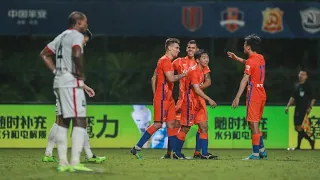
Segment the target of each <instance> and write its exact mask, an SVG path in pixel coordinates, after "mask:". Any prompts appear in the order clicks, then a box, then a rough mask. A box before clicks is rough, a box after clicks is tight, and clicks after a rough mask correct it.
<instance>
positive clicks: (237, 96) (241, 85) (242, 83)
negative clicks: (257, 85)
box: [235, 73, 250, 99]
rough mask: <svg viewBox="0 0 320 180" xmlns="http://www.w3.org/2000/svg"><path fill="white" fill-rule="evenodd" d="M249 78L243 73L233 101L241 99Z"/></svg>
mask: <svg viewBox="0 0 320 180" xmlns="http://www.w3.org/2000/svg"><path fill="white" fill-rule="evenodd" d="M249 77H250V75H248V74H246V73H244V75H243V78H242V80H241V82H240V86H239V89H238V93H237V95H236V97H235V99H240V97H241V95H242V93H243V91H244V89H245V88H246V86H247V84H248V81H249Z"/></svg>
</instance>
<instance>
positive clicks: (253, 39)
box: [244, 34, 261, 52]
mask: <svg viewBox="0 0 320 180" xmlns="http://www.w3.org/2000/svg"><path fill="white" fill-rule="evenodd" d="M244 41H245V42H246V44H247V45H248V46H250V47H251V50H252V51H255V52H260V50H261V49H260V48H261V47H260V45H261V39H260V37H259V36H258V35H256V34H250V35H249V36H247V37H245V38H244Z"/></svg>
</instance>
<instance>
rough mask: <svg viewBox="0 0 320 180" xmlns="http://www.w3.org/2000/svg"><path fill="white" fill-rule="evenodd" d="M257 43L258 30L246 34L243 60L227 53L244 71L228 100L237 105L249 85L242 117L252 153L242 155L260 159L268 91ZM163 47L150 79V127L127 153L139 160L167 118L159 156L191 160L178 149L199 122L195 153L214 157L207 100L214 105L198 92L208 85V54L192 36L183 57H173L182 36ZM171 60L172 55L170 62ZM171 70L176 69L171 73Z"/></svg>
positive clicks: (214, 105) (207, 97) (250, 158)
mask: <svg viewBox="0 0 320 180" xmlns="http://www.w3.org/2000/svg"><path fill="white" fill-rule="evenodd" d="M260 44H261V39H260V38H259V37H258V36H257V35H254V34H252V35H249V36H247V37H246V38H245V43H244V53H245V54H247V55H248V57H249V58H248V59H247V60H245V59H242V58H240V57H238V56H236V55H235V54H234V53H232V52H228V53H227V54H228V56H229V57H230V58H232V59H234V60H236V61H239V62H241V63H243V64H245V70H244V76H243V78H242V80H241V82H240V87H239V90H238V93H237V95H236V97H235V99H234V101H233V102H232V107H233V108H237V107H238V104H239V99H240V97H241V95H242V93H243V91H244V89H245V88H246V87H247V89H248V90H247V100H246V106H247V115H246V119H247V121H248V123H249V127H250V129H251V134H252V150H253V153H252V154H251V155H249V156H248V157H247V158H245V159H244V160H258V159H261V158H266V157H267V152H266V151H265V148H264V143H263V136H262V133H261V131H260V129H259V121H260V119H261V117H262V114H263V110H264V105H265V102H266V92H265V89H264V86H263V84H264V78H265V60H264V57H263V56H262V55H261V54H259V53H258V52H259V51H260ZM165 50H166V53H165V55H163V56H162V57H161V58H160V59H159V60H158V63H157V67H156V69H155V71H154V75H153V77H152V81H151V84H152V90H153V94H154V98H153V107H154V123H153V124H152V125H151V126H149V127H148V129H147V131H146V132H145V133H144V134H143V135H142V137H141V138H140V140H139V141H138V143H137V144H136V145H135V146H134V147H133V148H132V149H131V151H130V152H131V154H133V155H134V156H136V157H137V158H138V159H143V157H142V154H141V149H142V147H143V145H144V144H145V143H146V142H147V141H148V139H149V138H150V137H151V136H152V135H153V133H155V132H156V131H157V130H158V129H159V128H161V127H162V123H166V125H167V133H168V139H169V140H168V146H167V147H168V149H167V153H166V154H165V155H164V156H163V157H162V158H163V159H171V157H172V158H173V159H190V158H189V157H186V156H185V155H184V154H183V153H182V147H183V144H184V141H185V139H186V135H187V133H188V132H189V130H190V128H191V126H193V125H198V131H197V134H196V147H195V151H194V155H193V158H195V159H217V158H218V156H216V155H213V154H211V153H209V152H208V113H207V107H206V101H207V102H208V103H209V105H210V106H211V108H215V107H216V106H217V104H216V102H215V101H214V100H212V99H211V98H210V97H209V96H207V95H206V94H205V93H204V92H203V91H202V89H205V88H207V87H209V86H210V85H211V78H210V74H209V73H210V69H209V67H208V64H209V54H208V52H207V51H205V50H204V49H199V48H198V45H197V43H196V41H195V40H191V41H189V42H188V44H187V48H186V52H187V56H186V57H183V58H177V57H178V54H179V52H180V41H179V40H178V39H176V38H169V39H167V40H166V42H165ZM175 58H177V59H175ZM173 59H175V60H174V61H173V62H172V60H173ZM174 71H176V72H177V73H178V74H176V75H175V74H174ZM176 81H179V98H178V101H177V103H175V101H174V98H173V87H174V82H176ZM200 150H201V151H202V152H201V153H200ZM172 152H173V154H172Z"/></svg>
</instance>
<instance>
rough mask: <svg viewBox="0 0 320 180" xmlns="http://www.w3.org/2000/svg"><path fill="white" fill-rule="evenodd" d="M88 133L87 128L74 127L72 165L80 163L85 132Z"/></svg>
mask: <svg viewBox="0 0 320 180" xmlns="http://www.w3.org/2000/svg"><path fill="white" fill-rule="evenodd" d="M85 133H87V132H86V129H85V128H82V127H74V128H73V131H72V148H71V161H70V164H71V165H77V164H79V163H80V156H81V152H82V148H83V144H84V134H85Z"/></svg>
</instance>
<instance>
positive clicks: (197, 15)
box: [182, 6, 202, 32]
mask: <svg viewBox="0 0 320 180" xmlns="http://www.w3.org/2000/svg"><path fill="white" fill-rule="evenodd" d="M182 25H183V26H184V28H186V29H187V30H189V31H190V32H195V31H197V30H198V29H200V28H201V26H202V7H189V6H186V7H182Z"/></svg>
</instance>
